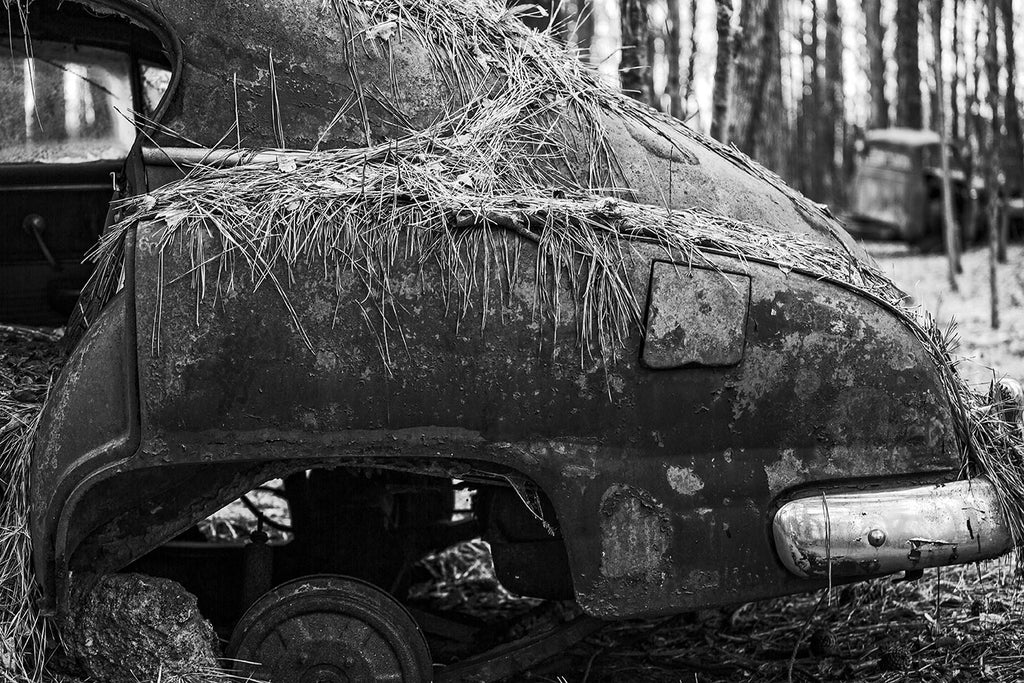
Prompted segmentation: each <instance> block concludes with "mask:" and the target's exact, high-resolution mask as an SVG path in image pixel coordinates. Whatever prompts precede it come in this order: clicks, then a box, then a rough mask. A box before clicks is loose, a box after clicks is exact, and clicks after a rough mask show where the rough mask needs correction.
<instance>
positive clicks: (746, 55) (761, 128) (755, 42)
mask: <svg viewBox="0 0 1024 683" xmlns="http://www.w3.org/2000/svg"><path fill="white" fill-rule="evenodd" d="M781 20H782V19H781V7H780V2H779V0H746V1H745V2H744V3H743V5H742V8H741V10H740V36H742V39H741V40H738V41H737V42H736V45H735V46H734V47H735V52H736V54H735V59H734V60H733V61H734V71H733V87H732V107H731V108H730V116H729V119H730V120H729V140H730V141H731V142H732V143H733V144H734V145H736V146H737V147H738V148H739V149H740V150H742V151H743V152H745V153H746V154H748V155H750V156H751V157H753V158H754V159H756V160H758V161H760V162H761V163H762V164H764V165H765V166H767V167H768V168H771V169H772V170H774V171H776V172H781V171H782V166H783V158H784V154H783V149H782V147H783V142H784V140H785V137H786V135H785V132H784V131H785V128H786V116H785V111H784V109H783V102H782V56H781V53H782V46H781V43H780V40H779V27H780V24H781Z"/></svg>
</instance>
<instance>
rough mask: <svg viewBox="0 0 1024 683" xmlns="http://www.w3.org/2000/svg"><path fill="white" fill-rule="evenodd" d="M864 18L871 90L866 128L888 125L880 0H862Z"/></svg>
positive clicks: (883, 33)
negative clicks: (869, 110)
mask: <svg viewBox="0 0 1024 683" xmlns="http://www.w3.org/2000/svg"><path fill="white" fill-rule="evenodd" d="M863 8H864V19H865V24H866V26H865V28H866V33H867V43H868V84H869V86H870V92H871V116H870V118H869V119H868V128H888V127H889V100H887V99H886V97H885V53H884V52H883V50H882V41H883V40H884V38H885V29H883V28H882V0H864V2H863Z"/></svg>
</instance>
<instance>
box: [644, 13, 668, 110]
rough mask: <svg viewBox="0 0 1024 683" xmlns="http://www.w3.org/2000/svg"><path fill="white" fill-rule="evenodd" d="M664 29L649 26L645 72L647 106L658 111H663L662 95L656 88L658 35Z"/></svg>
mask: <svg viewBox="0 0 1024 683" xmlns="http://www.w3.org/2000/svg"><path fill="white" fill-rule="evenodd" d="M663 29H664V27H660V28H659V27H652V26H650V24H648V26H647V31H645V33H646V34H647V46H646V47H647V68H646V69H645V70H644V94H645V95H646V97H645V99H646V100H647V104H648V105H650V106H651V107H654V108H655V109H657V110H658V111H661V110H662V106H661V93H659V92H658V91H657V90H656V89H655V87H654V65H655V64H656V63H657V61H658V35H659V34H661V33H662V31H663Z"/></svg>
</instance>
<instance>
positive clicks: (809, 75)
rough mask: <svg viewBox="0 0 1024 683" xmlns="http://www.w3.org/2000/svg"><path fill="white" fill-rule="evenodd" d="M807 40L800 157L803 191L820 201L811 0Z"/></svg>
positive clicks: (817, 62)
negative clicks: (801, 152) (801, 150)
mask: <svg viewBox="0 0 1024 683" xmlns="http://www.w3.org/2000/svg"><path fill="white" fill-rule="evenodd" d="M804 33H805V34H806V37H805V38H804V40H803V50H804V53H803V61H804V92H803V96H802V97H801V98H800V109H801V113H802V115H803V116H802V118H803V133H804V134H803V136H802V139H803V141H804V148H803V154H802V155H801V158H800V163H801V166H802V174H801V175H802V176H803V177H804V179H805V180H804V182H803V186H804V187H803V190H804V192H805V193H807V194H808V195H810V197H811V199H813V200H814V201H817V202H820V201H822V200H823V199H824V185H825V184H824V182H823V174H822V171H823V169H821V168H820V167H819V163H820V160H821V155H820V152H819V150H820V149H821V139H820V137H821V136H820V133H821V127H820V125H819V121H820V120H821V115H822V102H821V100H822V97H821V43H820V41H819V40H818V2H817V0H811V17H810V21H809V22H808V26H807V29H806V31H804Z"/></svg>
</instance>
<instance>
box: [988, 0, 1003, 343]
mask: <svg viewBox="0 0 1024 683" xmlns="http://www.w3.org/2000/svg"><path fill="white" fill-rule="evenodd" d="M997 10H998V8H997V5H996V0H987V1H986V3H985V13H986V18H987V20H988V21H987V27H988V30H987V34H988V35H987V36H986V38H987V41H986V42H987V44H986V46H985V72H986V75H987V77H988V95H987V98H986V99H987V103H988V106H989V110H990V112H991V116H992V121H991V128H990V133H991V139H990V140H989V141H988V144H986V145H985V148H986V151H987V152H988V153H987V154H986V155H985V156H986V157H987V158H986V162H987V166H988V173H987V182H986V183H985V190H986V196H987V197H988V202H987V203H988V234H989V238H988V267H989V292H990V294H991V297H992V299H991V303H992V310H991V313H992V329H997V328H998V327H999V288H998V286H997V284H996V259H997V256H998V251H999V242H1000V241H1001V240H1000V238H999V237H1000V235H999V233H1000V230H999V45H998V39H999V36H998V28H997V24H998V22H997V21H996V12H997Z"/></svg>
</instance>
